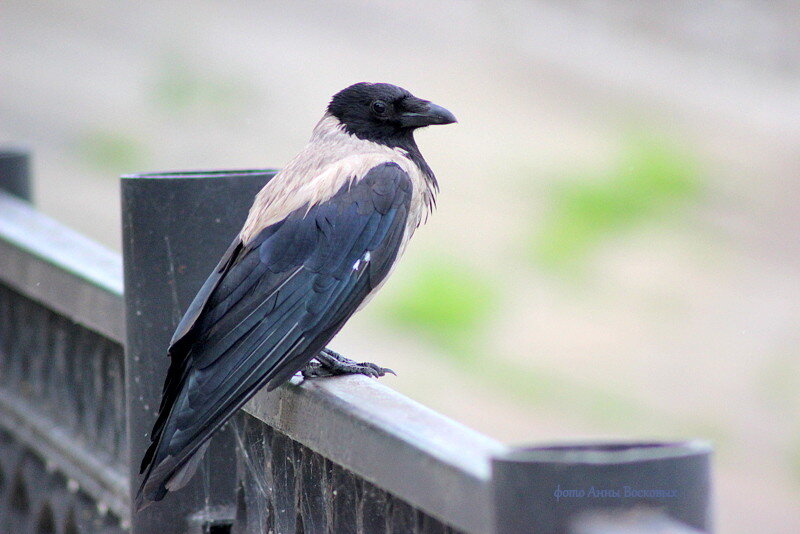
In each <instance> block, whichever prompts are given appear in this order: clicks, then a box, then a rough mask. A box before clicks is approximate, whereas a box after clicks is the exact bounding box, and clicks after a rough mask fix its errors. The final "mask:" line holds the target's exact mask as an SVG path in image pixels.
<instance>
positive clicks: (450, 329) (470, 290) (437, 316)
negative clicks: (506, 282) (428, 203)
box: [384, 257, 500, 358]
mask: <svg viewBox="0 0 800 534" xmlns="http://www.w3.org/2000/svg"><path fill="white" fill-rule="evenodd" d="M499 300H500V295H499V293H498V290H497V289H496V288H495V287H494V285H493V284H492V282H491V278H490V277H489V276H488V275H486V274H483V273H481V272H479V271H478V270H476V269H474V268H471V267H470V266H468V265H467V264H466V263H464V262H457V261H453V258H443V257H434V258H430V259H428V260H427V261H425V262H424V263H422V264H421V265H420V266H419V267H418V269H417V270H416V271H415V272H413V273H412V274H411V276H410V277H409V278H407V279H406V280H404V281H402V282H401V285H400V290H399V291H397V292H396V296H395V297H394V299H392V300H391V301H390V302H389V304H388V305H387V306H386V307H385V309H384V313H385V316H386V318H387V320H388V321H389V322H390V323H392V324H394V325H395V326H398V327H400V328H403V329H410V330H413V331H415V332H417V333H419V334H421V335H423V336H424V337H426V338H427V339H428V340H429V341H431V342H433V343H434V344H436V345H438V346H439V347H441V348H443V349H445V350H446V351H447V353H448V354H451V355H452V356H454V357H456V358H470V357H471V353H472V348H473V347H474V345H475V344H476V343H480V340H481V337H482V333H483V330H484V329H485V328H486V324H487V320H488V318H489V317H490V316H491V315H492V313H493V311H494V309H495V307H496V305H497V304H498V302H499Z"/></svg>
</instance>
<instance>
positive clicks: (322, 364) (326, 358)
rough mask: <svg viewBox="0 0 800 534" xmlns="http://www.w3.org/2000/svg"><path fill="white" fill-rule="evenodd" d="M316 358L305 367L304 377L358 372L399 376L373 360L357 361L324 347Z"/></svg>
mask: <svg viewBox="0 0 800 534" xmlns="http://www.w3.org/2000/svg"><path fill="white" fill-rule="evenodd" d="M316 360H317V361H313V360H312V361H310V362H309V363H308V364H307V365H306V367H305V368H304V369H303V371H302V374H303V378H318V377H324V376H339V375H356V374H359V375H365V376H369V377H371V378H379V377H382V376H384V375H386V374H387V373H391V374H393V375H395V376H397V373H395V372H394V371H393V370H391V369H389V368H388V367H381V366H380V365H377V364H374V363H371V362H361V363H357V362H355V361H353V360H350V359H348V358H345V357H344V356H342V355H341V354H339V353H336V352H334V351H332V350H330V349H323V350H322V351H321V352H320V353H319V355H318V356H317V357H316Z"/></svg>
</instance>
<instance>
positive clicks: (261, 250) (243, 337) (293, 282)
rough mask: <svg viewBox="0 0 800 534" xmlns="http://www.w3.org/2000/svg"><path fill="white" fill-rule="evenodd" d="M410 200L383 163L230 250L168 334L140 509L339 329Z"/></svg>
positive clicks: (383, 268) (387, 249)
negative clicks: (259, 394)
mask: <svg viewBox="0 0 800 534" xmlns="http://www.w3.org/2000/svg"><path fill="white" fill-rule="evenodd" d="M411 195H412V184H411V180H410V179H409V177H408V175H407V174H406V173H405V171H403V170H402V169H401V168H400V167H399V166H398V165H397V164H395V163H383V164H380V165H377V166H375V167H373V168H372V169H370V170H369V171H368V172H367V173H366V175H365V176H364V177H363V178H361V179H360V180H354V181H353V182H351V183H348V184H346V185H345V186H343V187H342V189H341V190H340V191H339V192H337V193H336V194H335V195H334V196H333V197H332V198H331V199H329V200H328V201H326V202H323V203H321V204H318V205H315V206H312V207H311V208H310V209H309V208H308V207H302V208H300V209H298V210H296V211H295V212H293V213H291V214H290V215H289V216H288V217H286V218H285V219H284V220H282V221H279V222H277V223H275V224H273V225H271V226H269V227H267V228H265V229H263V230H262V231H261V233H260V234H258V236H256V237H255V238H254V239H253V240H252V241H251V242H250V243H247V244H244V243H242V242H240V241H238V240H237V241H236V242H234V243H233V244H232V245H231V247H230V248H229V249H228V251H227V252H226V254H225V256H223V258H222V260H221V261H220V263H219V264H218V266H217V268H216V269H215V270H214V272H212V274H211V276H209V278H208V280H207V281H206V283H205V284H204V285H203V287H202V288H201V290H200V292H199V293H198V295H197V297H196V298H195V299H194V301H193V302H192V304H191V305H190V307H189V309H188V310H187V312H186V314H185V316H184V318H183V320H182V321H181V322H180V324H179V326H178V328H177V330H176V332H175V335H174V336H173V340H172V344H171V346H170V349H169V354H170V357H171V365H170V369H169V372H168V376H167V379H166V381H165V385H164V396H163V398H162V403H161V409H160V411H159V416H158V419H157V421H156V424H155V427H154V429H153V432H152V435H151V440H152V443H151V446H150V448H149V449H148V451H147V453H146V454H145V457H144V459H143V462H142V472H144V473H145V476H144V479H143V481H142V485H141V486H140V489H139V495H138V497H137V503H138V504H139V505H141V504H142V502H143V500H144V499H145V498H146V499H148V500H159V499H160V498H162V497H163V496H164V494H165V493H166V491H167V486H169V488H170V489H175V488H177V487H179V486H181V485H183V484H184V483H185V482H186V481H187V480H188V479H189V478H190V476H191V472H192V471H193V470H194V469H195V468H196V463H197V461H196V460H192V461H191V463H189V462H190V460H191V459H192V456H193V455H194V454H195V453H196V452H197V451H198V450H199V449H200V448H201V447H202V446H203V444H204V443H206V442H207V440H208V439H209V437H210V436H211V434H212V433H213V432H214V431H215V430H216V429H217V428H219V427H220V426H221V425H222V424H223V423H224V422H225V421H226V420H227V419H228V418H229V417H230V416H231V415H232V414H233V413H234V412H235V411H236V410H237V409H238V408H239V407H241V406H242V405H243V404H244V403H245V402H246V401H247V400H248V399H249V398H250V397H251V396H252V395H253V394H254V393H255V392H256V391H257V390H258V389H259V388H261V387H262V386H264V385H265V384H268V388H269V389H273V388H275V387H277V386H278V385H280V384H281V383H283V382H285V381H286V380H287V379H288V378H290V377H291V376H292V375H294V374H295V373H296V372H297V371H298V370H300V369H301V368H302V367H303V366H304V365H305V364H306V363H307V362H308V361H309V360H310V359H311V358H313V357H314V356H315V355H316V354H317V353H318V352H319V351H320V350H321V349H322V348H324V346H325V345H326V344H327V343H328V342H329V341H330V339H331V337H333V336H334V335H335V334H336V333H337V332H338V331H339V329H340V328H341V327H342V325H343V324H344V323H345V321H346V320H347V319H348V318H349V317H350V316H351V315H352V314H353V313H354V312H355V311H356V309H357V308H358V306H359V304H360V303H361V302H362V301H363V300H364V298H365V297H366V296H367V295H368V294H369V293H370V292H371V291H372V290H373V289H374V288H375V287H377V286H378V285H379V284H380V282H381V281H382V280H383V279H384V278H385V277H386V275H387V274H388V272H389V270H390V267H391V265H392V264H393V262H394V260H395V259H396V257H397V254H398V251H399V250H400V249H401V246H402V241H403V239H404V237H405V233H406V224H407V220H408V211H409V208H410V205H411Z"/></svg>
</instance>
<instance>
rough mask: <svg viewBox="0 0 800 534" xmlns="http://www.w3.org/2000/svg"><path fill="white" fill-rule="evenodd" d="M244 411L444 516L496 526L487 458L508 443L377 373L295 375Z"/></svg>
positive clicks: (480, 528) (460, 524)
mask: <svg viewBox="0 0 800 534" xmlns="http://www.w3.org/2000/svg"><path fill="white" fill-rule="evenodd" d="M245 411H247V412H248V413H250V414H251V415H253V416H255V417H256V418H258V419H260V420H262V421H264V422H265V423H267V424H269V425H270V426H272V427H274V428H276V429H278V430H279V431H281V432H283V433H284V434H286V435H288V436H289V437H290V438H292V439H294V440H295V441H298V442H300V443H302V444H303V445H305V446H306V447H309V448H311V449H313V450H315V451H316V452H318V453H319V454H321V455H323V456H325V457H327V458H329V459H331V460H333V461H334V462H336V463H337V464H340V465H342V466H344V467H345V468H346V469H348V470H350V471H352V472H354V473H356V474H358V475H359V476H362V477H364V478H365V479H366V480H368V481H369V482H372V483H373V484H376V485H378V486H380V487H382V488H384V489H385V490H387V491H389V492H390V493H393V494H394V495H397V496H398V497H400V498H402V499H403V500H405V501H407V502H409V503H411V504H412V505H413V506H415V507H417V508H420V509H422V510H424V511H425V512H427V513H429V514H430V515H432V516H434V517H436V518H438V519H440V520H442V521H444V522H446V523H449V524H451V525H454V526H455V527H457V528H459V529H461V530H464V531H467V532H490V531H491V530H492V519H493V518H492V514H491V509H490V503H491V487H490V478H491V472H490V471H491V466H490V459H491V457H492V456H493V455H497V454H501V453H503V452H505V451H507V450H508V449H507V447H506V446H504V445H503V444H501V443H500V442H497V441H495V440H493V439H490V438H488V437H486V436H484V435H482V434H479V433H477V432H475V431H474V430H471V429H469V428H467V427H465V426H463V425H461V424H459V423H457V422H455V421H453V420H452V419H449V418H447V417H444V416H442V415H440V414H438V413H436V412H434V411H433V410H431V409H429V408H426V407H425V406H423V405H421V404H419V403H417V402H415V401H413V400H411V399H408V398H406V397H404V396H402V395H401V394H399V393H397V392H396V391H394V390H392V389H390V388H388V387H386V386H384V385H382V384H380V383H379V382H377V381H375V380H372V379H369V378H366V377H363V376H348V377H338V378H336V379H335V380H328V379H322V380H313V381H301V380H300V379H299V378H295V379H293V380H292V383H291V384H290V385H288V386H286V387H283V388H280V389H279V390H276V391H275V392H273V393H270V394H267V393H265V392H261V393H259V394H257V395H256V396H255V397H254V398H253V400H251V401H250V402H249V403H248V404H247V405H246V406H245Z"/></svg>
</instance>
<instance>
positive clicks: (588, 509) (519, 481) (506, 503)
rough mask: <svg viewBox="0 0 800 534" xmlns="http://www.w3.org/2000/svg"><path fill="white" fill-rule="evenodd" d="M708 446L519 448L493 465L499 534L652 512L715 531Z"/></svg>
mask: <svg viewBox="0 0 800 534" xmlns="http://www.w3.org/2000/svg"><path fill="white" fill-rule="evenodd" d="M711 452H712V451H711V447H710V446H709V445H708V444H706V443H704V442H697V441H688V442H680V443H657V442H656V443H591V444H577V445H558V446H548V447H535V448H520V449H514V450H512V451H510V452H508V453H506V454H504V455H502V456H498V457H495V458H494V459H493V460H492V480H493V490H494V512H495V519H494V522H495V532H496V534H523V533H536V534H566V533H571V532H573V530H572V529H573V527H574V526H575V521H576V520H579V519H580V518H581V516H583V515H584V514H586V513H592V512H599V511H621V510H632V509H640V510H648V509H655V510H657V511H660V512H663V513H664V514H665V515H667V516H669V517H671V518H673V519H675V520H677V521H680V522H681V523H684V524H686V525H687V526H689V527H692V528H695V529H698V530H701V531H703V532H710V531H711V502H710V501H711V482H710V480H711V479H710V462H711Z"/></svg>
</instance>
